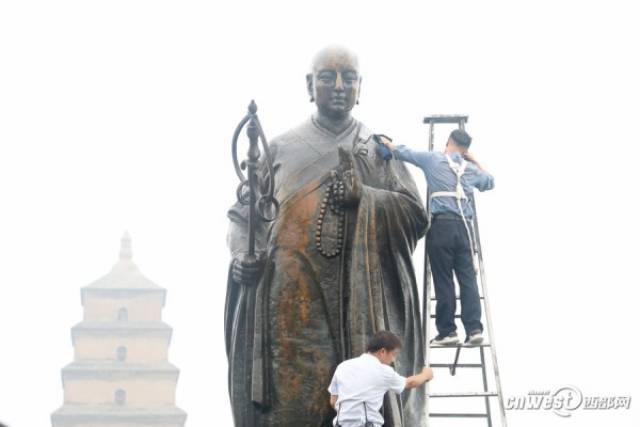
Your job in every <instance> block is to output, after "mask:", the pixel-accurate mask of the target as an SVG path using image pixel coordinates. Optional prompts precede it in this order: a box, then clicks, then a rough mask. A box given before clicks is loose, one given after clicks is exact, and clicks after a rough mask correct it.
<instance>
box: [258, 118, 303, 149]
mask: <svg viewBox="0 0 640 427" xmlns="http://www.w3.org/2000/svg"><path fill="white" fill-rule="evenodd" d="M312 129H313V124H312V123H311V120H310V119H308V120H305V121H304V122H302V123H300V124H298V125H297V126H294V127H292V128H291V129H289V130H288V131H286V132H284V133H281V134H280V135H278V136H276V137H274V138H272V139H271V140H270V141H269V147H270V149H271V150H274V151H277V150H282V149H286V148H287V147H289V146H292V145H295V144H296V143H298V142H300V141H302V140H304V138H305V135H309V132H311V131H312Z"/></svg>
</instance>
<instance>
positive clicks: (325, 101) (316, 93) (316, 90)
mask: <svg viewBox="0 0 640 427" xmlns="http://www.w3.org/2000/svg"><path fill="white" fill-rule="evenodd" d="M360 82H361V77H360V70H359V66H358V58H357V57H356V55H355V54H354V53H353V52H351V51H349V50H348V49H345V48H343V47H340V46H329V47H326V48H324V49H322V50H321V51H320V52H318V53H317V54H316V56H315V57H314V59H313V64H312V66H311V72H310V73H309V74H307V90H308V91H309V96H310V97H311V101H312V102H315V103H316V105H317V106H318V112H319V113H320V114H322V115H324V116H327V117H329V118H333V119H341V118H344V117H347V116H349V114H350V113H351V110H352V109H353V106H354V105H356V104H357V103H358V98H359V97H360Z"/></svg>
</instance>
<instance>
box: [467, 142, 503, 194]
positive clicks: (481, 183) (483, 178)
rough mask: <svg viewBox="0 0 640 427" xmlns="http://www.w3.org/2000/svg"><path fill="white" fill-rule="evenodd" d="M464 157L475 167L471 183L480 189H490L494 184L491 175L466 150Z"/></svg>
mask: <svg viewBox="0 0 640 427" xmlns="http://www.w3.org/2000/svg"><path fill="white" fill-rule="evenodd" d="M463 157H464V159H465V160H466V161H468V162H469V163H471V164H473V165H474V166H475V167H476V170H475V171H474V172H475V173H474V177H473V183H472V185H473V186H474V187H476V188H477V189H478V190H480V191H486V190H491V189H493V187H494V186H495V183H494V180H493V175H491V174H490V173H489V172H487V171H486V170H485V169H484V168H483V167H482V166H481V165H480V163H479V162H478V160H476V158H475V157H474V156H473V155H472V154H471V153H469V152H468V151H467V152H466V153H465V154H464V156H463Z"/></svg>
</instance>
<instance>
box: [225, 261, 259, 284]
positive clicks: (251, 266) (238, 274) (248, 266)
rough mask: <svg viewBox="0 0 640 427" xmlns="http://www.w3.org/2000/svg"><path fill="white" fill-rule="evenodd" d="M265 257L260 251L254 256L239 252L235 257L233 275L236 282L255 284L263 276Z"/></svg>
mask: <svg viewBox="0 0 640 427" xmlns="http://www.w3.org/2000/svg"><path fill="white" fill-rule="evenodd" d="M264 264H265V257H264V255H263V254H262V253H258V254H256V255H255V256H253V257H250V256H249V255H248V254H246V253H244V254H238V255H236V257H235V258H234V259H233V264H232V266H231V275H232V278H233V280H234V281H235V282H237V283H240V284H242V285H247V286H249V285H255V284H257V283H258V280H260V277H261V276H262V271H263V270H264Z"/></svg>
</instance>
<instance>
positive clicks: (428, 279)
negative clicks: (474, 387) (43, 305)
mask: <svg viewBox="0 0 640 427" xmlns="http://www.w3.org/2000/svg"><path fill="white" fill-rule="evenodd" d="M468 119H469V116H466V115H434V116H427V117H425V118H424V123H426V124H428V125H429V151H433V139H434V126H435V125H436V124H457V125H458V128H459V129H462V130H464V128H465V124H466V123H467V121H468ZM471 204H472V206H473V210H474V212H476V215H474V218H473V223H474V224H473V225H474V227H475V233H474V234H475V236H474V237H475V244H476V249H477V253H476V257H477V265H478V273H477V275H478V276H479V282H480V285H481V291H482V293H481V294H480V299H481V301H482V302H483V304H482V305H483V312H484V316H485V319H486V324H485V331H486V335H488V336H485V340H484V342H483V343H481V344H478V345H472V344H462V343H461V344H457V345H438V344H432V343H431V336H430V335H431V333H430V324H431V319H433V318H435V314H432V308H431V306H432V304H433V303H435V301H436V298H435V297H432V296H431V290H432V276H431V265H430V263H429V255H428V253H427V245H428V244H429V242H428V240H427V239H425V246H424V256H425V263H424V277H423V279H424V281H423V285H424V287H423V301H422V315H423V317H422V330H423V331H425V332H424V333H425V339H426V341H425V343H426V344H427V348H428V350H427V352H426V361H425V364H426V365H427V366H430V367H431V368H447V369H448V370H449V373H450V374H451V375H455V374H456V370H457V369H458V368H471V369H480V371H481V374H482V384H483V390H482V391H477V392H456V393H432V392H431V390H430V389H431V387H430V383H427V390H426V391H427V401H426V405H425V407H426V411H427V414H426V415H427V425H430V424H431V418H485V419H486V422H487V426H488V427H492V426H493V420H492V418H491V400H492V398H497V400H498V406H499V413H500V417H501V426H502V427H507V419H506V414H505V408H504V399H503V395H502V388H501V386H500V374H499V372H498V361H497V357H496V345H495V339H494V336H493V325H492V323H491V310H490V308H489V296H488V292H487V283H486V277H485V271H484V262H483V258H482V246H481V245H480V234H479V228H478V215H477V211H476V207H475V201H474V199H473V198H471ZM427 212H429V189H428V188H427ZM456 300H458V301H459V300H460V296H459V295H456ZM458 305H460V304H458ZM456 318H460V315H459V314H456ZM443 348H448V349H451V348H455V350H456V351H455V357H454V360H453V363H452V364H447V363H432V364H430V363H429V359H430V358H431V352H432V351H438V350H440V349H443ZM474 348H477V349H478V351H479V353H480V363H458V360H459V358H460V353H461V351H462V349H465V350H466V349H469V351H473V350H472V349H474ZM486 348H489V349H490V350H491V361H492V367H493V372H494V375H495V391H490V390H489V385H488V381H487V370H488V369H487V364H486V363H485V349H486ZM436 398H437V399H462V398H482V399H483V400H484V406H485V412H476V413H473V412H472V413H465V412H429V406H430V405H429V403H430V400H431V399H436Z"/></svg>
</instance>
